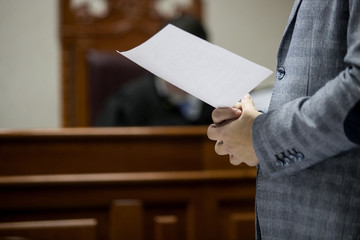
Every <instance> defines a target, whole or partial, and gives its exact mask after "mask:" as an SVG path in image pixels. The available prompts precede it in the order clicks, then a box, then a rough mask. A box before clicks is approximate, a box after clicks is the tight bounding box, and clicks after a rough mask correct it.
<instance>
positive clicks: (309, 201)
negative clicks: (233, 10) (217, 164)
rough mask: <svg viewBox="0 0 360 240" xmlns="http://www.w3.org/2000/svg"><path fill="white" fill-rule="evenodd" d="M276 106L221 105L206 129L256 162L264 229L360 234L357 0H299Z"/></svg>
mask: <svg viewBox="0 0 360 240" xmlns="http://www.w3.org/2000/svg"><path fill="white" fill-rule="evenodd" d="M277 61H278V68H277V76H276V80H275V85H274V89H273V95H272V99H271V103H270V107H269V111H268V112H267V113H264V114H260V113H258V111H257V110H256V109H255V107H254V105H253V102H252V99H251V96H250V95H247V96H245V97H244V98H243V99H242V100H241V102H239V103H237V104H236V105H235V106H234V107H233V108H223V109H220V108H219V109H215V110H214V112H213V115H212V116H213V121H214V124H212V125H211V126H209V129H208V136H209V138H210V139H212V140H216V141H217V143H216V144H215V151H216V152H217V153H218V154H221V155H227V154H229V156H230V161H231V162H232V163H233V164H240V163H241V162H245V163H247V164H248V165H250V166H257V168H258V175H257V194H256V232H257V239H265V240H266V239H284V240H285V239H286V240H293V239H326V240H331V239H334V240H339V239H346V240H359V239H360V1H359V0H295V3H294V7H293V10H292V12H291V15H290V18H289V21H288V24H287V27H286V29H285V33H284V36H283V40H282V42H281V44H280V48H279V52H278V59H277Z"/></svg>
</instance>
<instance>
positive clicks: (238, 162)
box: [229, 154, 242, 166]
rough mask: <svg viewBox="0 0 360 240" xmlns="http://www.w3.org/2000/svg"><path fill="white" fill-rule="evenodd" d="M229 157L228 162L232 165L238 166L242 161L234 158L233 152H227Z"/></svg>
mask: <svg viewBox="0 0 360 240" xmlns="http://www.w3.org/2000/svg"><path fill="white" fill-rule="evenodd" d="M229 157H230V163H231V164H232V165H234V166H238V165H240V164H241V163H242V161H241V160H240V159H239V158H236V157H235V156H234V155H233V154H229Z"/></svg>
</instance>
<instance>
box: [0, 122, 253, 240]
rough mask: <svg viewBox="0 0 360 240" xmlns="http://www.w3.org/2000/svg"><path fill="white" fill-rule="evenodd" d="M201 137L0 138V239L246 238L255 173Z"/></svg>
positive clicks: (130, 131)
mask: <svg viewBox="0 0 360 240" xmlns="http://www.w3.org/2000/svg"><path fill="white" fill-rule="evenodd" d="M206 130H207V128H206V127H165V128H161V127H156V128H103V129H99V128H93V129H90V128H71V129H56V130H24V131H20V130H18V131H6V130H0V239H1V237H2V236H10V235H11V236H14V235H17V236H22V237H24V238H29V239H30V238H32V239H35V238H36V239H71V238H72V239H104V240H105V239H111V240H115V239H119V240H120V239H124V240H131V239H134V240H140V239H145V240H153V239H154V240H161V239H164V240H169V239H171V240H173V239H174V240H176V239H179V240H208V239H209V240H215V239H216V240H221V239H224V240H232V239H254V197H255V176H256V169H255V168H248V167H246V166H245V165H240V166H237V167H234V166H232V165H230V164H229V161H228V158H227V157H220V156H218V155H216V154H215V152H214V142H212V141H210V140H208V138H207V136H206ZM14 222H16V224H15V223H14ZM9 223H10V225H9ZM73 223H74V224H73ZM9 226H12V227H9ZM64 229H65V230H66V231H65V230H64ZM49 232H50V233H49ZM59 232H61V233H62V235H61V234H59ZM64 233H66V234H68V235H66V234H65V235H64ZM45 236H46V237H45ZM41 237H42V238H41Z"/></svg>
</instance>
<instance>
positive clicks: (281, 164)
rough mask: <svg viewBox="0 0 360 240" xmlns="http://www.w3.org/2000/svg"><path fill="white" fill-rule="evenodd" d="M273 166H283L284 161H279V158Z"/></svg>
mask: <svg viewBox="0 0 360 240" xmlns="http://www.w3.org/2000/svg"><path fill="white" fill-rule="evenodd" d="M275 166H277V167H283V166H284V162H283V161H281V160H277V161H276V162H275Z"/></svg>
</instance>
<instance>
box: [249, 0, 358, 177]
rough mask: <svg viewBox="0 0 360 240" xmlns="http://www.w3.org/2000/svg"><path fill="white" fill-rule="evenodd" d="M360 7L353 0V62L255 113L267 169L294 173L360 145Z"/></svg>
mask: <svg viewBox="0 0 360 240" xmlns="http://www.w3.org/2000/svg"><path fill="white" fill-rule="evenodd" d="M359 12H360V3H359V1H355V0H349V22H348V26H349V27H348V30H347V54H346V56H345V59H344V61H345V63H346V64H347V66H348V67H347V68H346V69H344V70H343V71H342V72H340V73H339V74H338V75H337V76H336V77H335V78H334V79H331V80H329V81H328V82H327V84H325V85H324V86H323V87H322V88H320V89H319V90H318V91H317V92H316V93H315V94H314V95H313V96H311V97H310V96H308V97H302V98H298V99H295V100H293V101H291V102H288V103H286V104H284V105H283V106H281V107H279V108H277V109H275V110H272V111H269V112H268V113H266V114H262V115H260V116H259V117H257V118H256V119H255V122H254V124H253V128H252V138H253V144H254V148H255V152H256V155H257V157H258V159H259V162H260V168H261V171H262V173H263V174H270V175H278V174H291V173H294V172H296V171H300V170H302V169H306V168H308V167H310V166H312V165H314V164H316V163H318V162H321V161H324V160H326V159H329V158H331V157H333V156H336V155H339V154H342V153H344V152H346V151H349V150H351V149H353V148H357V147H359V144H360V130H359V129H360V14H358V13H359ZM319 71H321V69H319ZM359 161H360V160H359Z"/></svg>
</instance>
